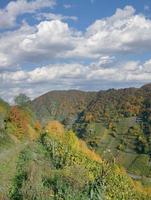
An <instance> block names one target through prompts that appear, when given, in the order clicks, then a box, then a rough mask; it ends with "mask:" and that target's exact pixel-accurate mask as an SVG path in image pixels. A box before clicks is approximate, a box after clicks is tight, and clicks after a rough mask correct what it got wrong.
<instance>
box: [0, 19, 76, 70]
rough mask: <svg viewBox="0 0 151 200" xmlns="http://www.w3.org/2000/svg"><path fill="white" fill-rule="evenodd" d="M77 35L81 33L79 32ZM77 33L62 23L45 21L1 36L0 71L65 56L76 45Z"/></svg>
mask: <svg viewBox="0 0 151 200" xmlns="http://www.w3.org/2000/svg"><path fill="white" fill-rule="evenodd" d="M77 34H78V33H77ZM76 40H77V36H76V32H75V31H72V29H70V28H69V26H68V24H67V23H64V22H61V21H60V20H51V21H42V22H40V23H39V24H38V25H37V26H35V27H31V26H29V25H27V24H23V25H22V26H21V28H20V29H18V30H15V31H10V32H7V33H6V34H5V35H1V36H0V44H1V45H0V69H3V68H4V67H5V68H6V69H8V67H11V68H12V66H21V65H22V64H25V63H26V64H27V63H32V64H33V63H39V62H44V61H45V60H46V59H47V61H49V60H52V59H54V58H58V57H63V56H64V54H65V52H66V51H71V50H72V49H74V48H75V45H76Z"/></svg>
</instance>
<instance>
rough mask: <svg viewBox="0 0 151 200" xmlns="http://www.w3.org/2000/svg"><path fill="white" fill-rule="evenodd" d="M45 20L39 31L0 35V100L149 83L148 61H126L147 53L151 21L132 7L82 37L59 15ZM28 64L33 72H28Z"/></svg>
mask: <svg viewBox="0 0 151 200" xmlns="http://www.w3.org/2000/svg"><path fill="white" fill-rule="evenodd" d="M16 2H18V1H16ZM21 2H23V1H21ZM34 2H46V1H40V0H37V1H34ZM49 2H50V1H49ZM51 2H52V1H51ZM49 14H50V15H49V16H45V17H49V20H43V21H41V22H39V24H37V25H33V26H30V25H28V24H27V23H23V24H22V25H21V27H20V28H18V29H16V30H13V31H6V32H5V34H3V33H0V86H1V88H3V90H0V96H3V97H4V98H7V99H10V97H12V96H13V95H16V94H17V93H19V92H20V91H21V92H25V93H27V94H28V95H29V96H31V97H32V98H33V97H35V96H38V95H40V94H41V93H44V92H47V91H49V90H52V89H62V88H64V89H72V88H74V89H85V90H91V89H101V88H105V87H113V86H116V84H117V86H118V87H119V86H121V85H122V86H123V85H126V84H128V83H131V84H134V85H136V83H139V84H141V83H142V84H143V83H145V82H149V81H150V77H151V76H150V75H151V60H147V61H145V62H143V63H142V62H141V61H139V60H138V61H133V60H132V61H128V60H127V58H125V57H124V56H125V55H127V54H129V53H130V54H131V55H134V54H135V55H141V54H142V55H143V54H144V53H146V52H150V49H151V37H150V35H151V20H150V19H147V18H146V17H145V16H144V15H142V14H136V13H135V9H134V8H133V7H131V6H126V7H125V8H124V9H117V11H116V13H115V14H114V15H113V16H111V17H108V18H104V19H100V20H97V21H96V22H94V23H93V24H91V25H90V26H89V27H88V28H87V29H86V30H85V31H83V32H80V31H78V30H75V29H73V28H72V27H70V26H69V25H68V23H67V22H63V21H62V20H63V19H62V17H63V16H62V15H58V16H57V15H54V16H52V14H51V13H49ZM56 17H57V18H56ZM121 56H123V57H124V58H125V59H123V60H127V61H121V59H119V58H120V57H121ZM44 63H50V64H47V65H46V64H45V65H44ZM52 63H53V64H52ZM31 64H32V69H30V68H27V67H26V66H30V65H31ZM40 66H41V67H40ZM25 68H26V70H25ZM33 88H34V89H33ZM6 90H7V94H5V92H4V91H6Z"/></svg>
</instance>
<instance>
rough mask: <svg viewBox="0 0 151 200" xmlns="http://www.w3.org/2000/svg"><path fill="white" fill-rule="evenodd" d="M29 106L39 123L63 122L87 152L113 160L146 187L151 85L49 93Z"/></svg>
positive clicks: (150, 146) (150, 138)
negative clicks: (91, 151) (81, 140)
mask: <svg viewBox="0 0 151 200" xmlns="http://www.w3.org/2000/svg"><path fill="white" fill-rule="evenodd" d="M74 100H75V101H74ZM62 102H63V103H62ZM32 104H33V106H34V110H35V111H36V113H37V115H39V116H40V115H41V113H42V115H41V116H43V117H40V118H39V119H41V121H42V122H43V120H44V121H45V119H46V118H47V120H48V119H58V120H60V121H61V122H64V124H65V125H66V127H67V128H69V127H70V128H71V127H72V128H73V129H74V130H75V132H76V133H77V135H78V137H80V138H82V139H83V140H85V141H86V143H87V145H88V146H89V147H90V148H91V149H93V150H95V151H96V152H97V153H99V154H100V155H101V156H103V157H104V158H105V159H110V158H111V157H114V158H116V159H115V160H116V163H117V164H118V165H122V166H124V167H125V168H126V170H127V171H128V173H129V174H130V175H131V176H132V177H133V178H135V179H139V180H141V181H142V183H143V184H145V185H148V184H149V185H150V182H151V167H150V152H151V131H150V130H151V114H150V113H151V84H147V85H144V86H143V87H141V88H126V89H119V90H115V89H110V90H107V91H100V92H97V93H89V92H88V93H87V92H81V91H66V92H64V91H62V92H61V91H57V92H50V93H47V94H46V95H43V96H42V97H40V98H37V99H36V100H34V101H33V103H32ZM54 105H55V106H54ZM56 105H57V106H56ZM43 108H44V109H43ZM39 109H40V110H39ZM42 110H43V112H42ZM46 110H48V112H45V111H46ZM69 116H70V117H69ZM42 119H43V120H42ZM71 119H72V120H71ZM108 152H109V153H108Z"/></svg>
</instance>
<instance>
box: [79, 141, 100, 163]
mask: <svg viewBox="0 0 151 200" xmlns="http://www.w3.org/2000/svg"><path fill="white" fill-rule="evenodd" d="M79 150H81V151H82V152H83V153H84V154H86V155H87V156H88V158H90V159H92V160H95V161H97V162H102V159H101V158H100V156H99V155H97V154H96V153H95V152H94V151H92V150H90V149H89V148H88V147H87V145H86V143H85V142H84V141H83V140H79Z"/></svg>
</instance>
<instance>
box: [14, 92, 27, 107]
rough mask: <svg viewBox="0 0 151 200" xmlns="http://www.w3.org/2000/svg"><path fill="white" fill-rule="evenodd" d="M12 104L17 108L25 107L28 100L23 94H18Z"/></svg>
mask: <svg viewBox="0 0 151 200" xmlns="http://www.w3.org/2000/svg"><path fill="white" fill-rule="evenodd" d="M14 102H15V104H16V105H18V106H27V105H28V104H29V102H30V98H29V97H28V96H26V95H25V94H23V93H20V94H19V95H18V96H16V97H15V99H14Z"/></svg>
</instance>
